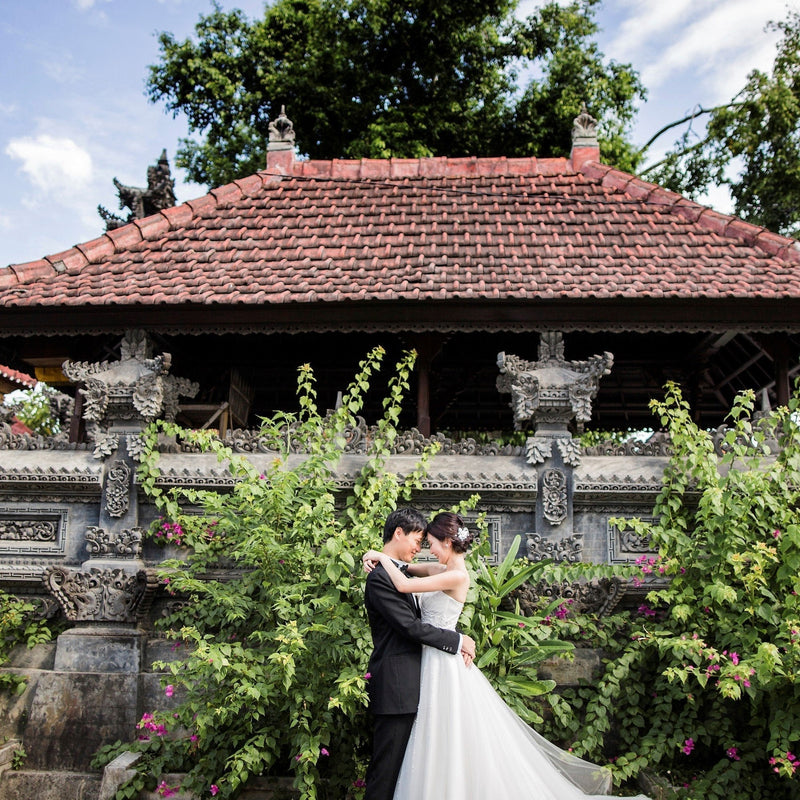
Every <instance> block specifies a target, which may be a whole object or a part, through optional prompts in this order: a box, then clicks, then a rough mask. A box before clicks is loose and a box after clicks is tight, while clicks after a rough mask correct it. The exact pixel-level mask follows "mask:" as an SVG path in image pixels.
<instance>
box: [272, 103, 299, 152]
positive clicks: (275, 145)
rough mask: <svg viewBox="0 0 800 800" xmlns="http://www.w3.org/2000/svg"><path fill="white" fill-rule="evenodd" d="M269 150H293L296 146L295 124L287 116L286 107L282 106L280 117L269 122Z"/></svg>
mask: <svg viewBox="0 0 800 800" xmlns="http://www.w3.org/2000/svg"><path fill="white" fill-rule="evenodd" d="M268 130H269V143H268V144H267V150H291V149H292V148H293V147H294V125H293V124H292V121H291V120H290V119H289V118H288V117H287V116H286V107H285V106H281V113H280V114H278V118H277V119H274V120H272V122H270V124H269V129H268Z"/></svg>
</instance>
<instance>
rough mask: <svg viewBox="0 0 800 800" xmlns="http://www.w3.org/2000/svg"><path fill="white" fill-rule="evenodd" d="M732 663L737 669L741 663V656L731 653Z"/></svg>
mask: <svg viewBox="0 0 800 800" xmlns="http://www.w3.org/2000/svg"><path fill="white" fill-rule="evenodd" d="M731 661H733V666H734V667H735V666H736V665H737V664H738V663H739V654H738V653H731Z"/></svg>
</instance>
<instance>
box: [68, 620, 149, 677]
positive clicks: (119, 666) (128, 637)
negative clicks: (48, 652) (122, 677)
mask: <svg viewBox="0 0 800 800" xmlns="http://www.w3.org/2000/svg"><path fill="white" fill-rule="evenodd" d="M143 636H144V635H143V634H142V633H141V631H137V630H134V629H132V628H125V627H122V626H119V627H117V626H96V627H89V626H86V627H80V628H70V630H68V631H64V633H62V634H61V635H60V636H59V637H58V646H57V649H56V657H55V665H54V669H55V670H56V671H59V672H126V673H133V674H136V673H138V672H139V670H140V669H141V666H142V640H143Z"/></svg>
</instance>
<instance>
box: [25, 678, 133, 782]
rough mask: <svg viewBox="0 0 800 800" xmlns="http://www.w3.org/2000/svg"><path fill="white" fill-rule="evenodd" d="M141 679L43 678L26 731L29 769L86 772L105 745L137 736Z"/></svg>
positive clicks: (39, 682) (26, 763) (38, 687)
mask: <svg viewBox="0 0 800 800" xmlns="http://www.w3.org/2000/svg"><path fill="white" fill-rule="evenodd" d="M137 683H138V675H136V674H133V675H126V674H123V673H85V672H83V673H82V672H51V673H46V672H43V673H41V674H40V676H39V680H38V682H37V685H36V689H35V694H34V697H33V701H32V703H31V710H30V717H29V719H28V723H27V725H26V727H25V739H24V741H25V749H26V750H27V752H28V758H27V760H26V762H25V765H26V767H28V768H31V769H42V770H47V769H55V768H59V769H62V770H66V771H75V772H80V771H85V770H87V769H88V768H89V763H90V761H91V760H92V757H93V756H94V754H95V752H96V751H97V750H98V749H99V748H100V747H101V746H102V745H104V744H108V743H110V742H114V741H116V740H117V739H122V740H123V741H124V740H127V739H130V737H131V736H132V735H133V732H134V730H135V727H136V723H137V721H138V719H139V715H138V713H137V694H138V693H137Z"/></svg>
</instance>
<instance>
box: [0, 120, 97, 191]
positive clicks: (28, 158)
mask: <svg viewBox="0 0 800 800" xmlns="http://www.w3.org/2000/svg"><path fill="white" fill-rule="evenodd" d="M5 152H6V155H8V156H10V157H11V158H13V159H16V160H18V161H21V162H22V171H23V172H24V173H25V174H26V175H27V176H28V178H29V179H30V181H31V183H32V184H33V185H34V187H35V188H36V189H41V190H45V191H52V192H54V193H55V194H56V195H59V194H61V193H62V192H69V191H70V190H72V189H75V188H82V187H84V186H86V185H87V184H88V183H89V182H90V180H91V178H92V158H91V156H90V155H89V153H87V152H86V150H84V149H83V148H82V147H80V146H79V145H78V144H76V143H75V142H74V141H72V139H66V138H56V137H55V136H50V135H49V134H46V133H43V134H40V135H38V136H36V137H30V136H29V137H24V138H20V139H12V140H11V141H10V142H9V143H8V146H7V147H6V149H5Z"/></svg>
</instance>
